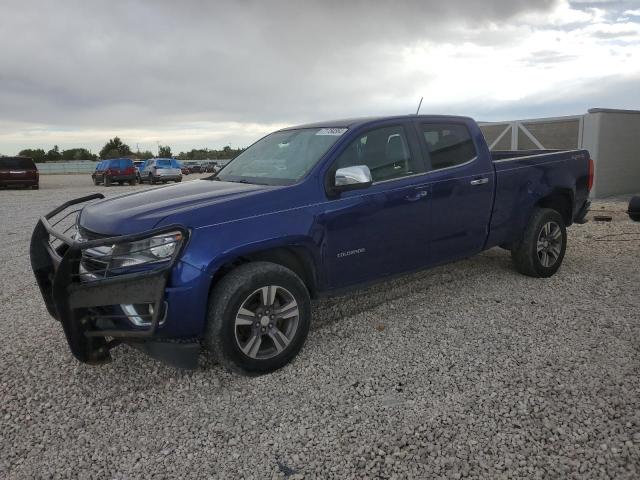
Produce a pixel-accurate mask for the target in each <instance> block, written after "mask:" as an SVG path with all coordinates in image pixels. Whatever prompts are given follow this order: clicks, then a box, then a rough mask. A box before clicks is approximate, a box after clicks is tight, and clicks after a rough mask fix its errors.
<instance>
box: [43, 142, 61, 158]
mask: <svg viewBox="0 0 640 480" xmlns="http://www.w3.org/2000/svg"><path fill="white" fill-rule="evenodd" d="M58 160H62V155H61V154H60V148H58V145H54V146H53V148H52V149H51V150H49V151H48V152H47V155H46V161H47V162H57V161H58Z"/></svg>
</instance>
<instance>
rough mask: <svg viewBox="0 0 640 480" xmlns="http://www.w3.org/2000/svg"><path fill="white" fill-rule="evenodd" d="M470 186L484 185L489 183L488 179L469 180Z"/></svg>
mask: <svg viewBox="0 0 640 480" xmlns="http://www.w3.org/2000/svg"><path fill="white" fill-rule="evenodd" d="M469 183H471V185H484V184H485V183H489V179H488V178H486V177H485V178H476V179H475V180H471V182H469Z"/></svg>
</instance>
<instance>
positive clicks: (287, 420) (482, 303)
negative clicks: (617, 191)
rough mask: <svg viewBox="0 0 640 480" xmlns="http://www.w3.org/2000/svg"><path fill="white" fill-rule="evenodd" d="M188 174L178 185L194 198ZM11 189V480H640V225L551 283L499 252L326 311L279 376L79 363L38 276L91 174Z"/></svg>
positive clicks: (5, 438) (3, 434) (6, 200)
mask: <svg viewBox="0 0 640 480" xmlns="http://www.w3.org/2000/svg"><path fill="white" fill-rule="evenodd" d="M195 177H196V176H189V177H186V178H185V180H188V179H193V178H195ZM41 181H42V183H41V190H39V191H20V190H7V191H0V205H2V207H1V208H0V239H1V240H2V243H3V245H2V248H1V249H0V274H1V275H0V282H1V284H2V289H1V291H0V305H2V308H1V309H0V359H1V362H2V363H1V365H0V399H1V401H0V442H1V449H0V477H2V478H33V477H38V478H41V477H61V478H62V477H73V478H78V477H81V478H85V477H86V478H89V477H95V478H131V477H152V476H156V477H163V478H165V477H192V478H201V477H210V478H234V479H235V478H257V479H262V478H272V477H273V478H285V477H288V478H323V479H324V478H341V479H344V478H353V477H362V478H367V477H368V478H407V477H413V478H430V477H447V478H461V477H462V478H638V477H639V476H640V379H639V373H640V356H639V347H640V296H639V293H640V288H639V285H640V224H633V223H632V222H630V221H629V220H628V218H627V217H626V215H625V214H623V213H622V212H623V211H624V209H625V208H626V204H625V203H622V202H621V201H610V202H597V203H596V204H595V206H594V209H593V212H594V213H595V212H596V211H601V212H611V213H610V214H612V215H613V217H614V219H613V220H614V221H613V222H611V223H593V222H590V223H588V224H586V225H578V226H574V227H572V228H571V229H570V230H569V247H568V249H567V255H566V258H565V262H564V265H563V267H562V269H561V270H560V272H559V273H558V274H557V275H556V276H554V277H553V278H551V279H545V280H541V279H532V278H527V277H523V276H520V275H518V274H517V273H516V272H515V271H514V270H513V269H512V268H511V264H510V258H509V254H508V252H505V251H503V250H500V249H494V250H491V251H488V252H485V253H483V254H481V255H479V256H477V257H475V258H472V259H469V260H465V261H462V262H458V263H456V264H453V265H448V266H445V267H440V268H436V269H434V270H430V271H427V272H423V273H419V274H416V275H412V276H409V277H405V278H402V279H399V280H396V281H393V282H387V283H384V284H380V285H378V286H376V287H373V288H369V289H366V290H362V291H359V292H357V293H356V294H354V295H351V296H348V297H342V298H339V299H329V300H323V301H320V302H318V303H316V304H315V307H314V324H313V327H312V332H311V334H310V336H309V339H308V341H307V345H306V347H305V348H304V350H303V351H302V353H301V354H300V356H299V357H298V358H297V359H296V360H295V361H294V362H293V364H291V365H289V366H288V367H286V368H284V369H283V370H281V371H279V372H276V373H275V374H272V375H268V376H264V377H260V378H242V377H238V376H235V375H232V374H229V373H227V372H225V371H223V370H222V369H221V368H220V367H218V366H216V365H211V364H209V363H208V362H207V361H205V360H203V362H202V363H203V364H202V367H201V368H200V369H199V370H197V371H194V372H184V371H179V370H176V369H173V368H171V367H167V366H164V365H162V364H160V363H157V362H154V361H152V360H150V359H148V358H147V357H145V356H144V355H142V354H140V353H138V352H137V351H135V350H133V349H131V348H129V347H122V348H119V349H116V350H115V351H114V352H113V353H114V355H113V356H114V362H112V363H110V364H108V365H106V366H103V367H90V366H85V365H81V364H79V363H77V362H76V361H75V360H74V359H73V358H72V356H71V354H70V353H69V351H68V349H67V346H66V343H65V340H64V336H63V334H62V329H61V327H60V325H59V324H57V323H56V322H55V321H53V320H52V319H51V318H49V317H48V314H47V312H46V310H45V307H44V304H43V302H42V300H41V298H40V295H39V293H38V291H37V287H36V284H35V281H34V279H33V276H32V273H31V270H30V267H29V258H28V241H29V237H30V234H31V231H32V228H33V226H34V224H35V222H36V219H37V217H38V216H39V215H41V214H43V213H45V212H46V211H47V210H50V209H52V208H53V207H55V206H57V205H58V204H60V203H62V202H64V201H66V200H68V199H71V198H74V197H77V196H80V195H83V194H87V193H90V192H94V191H96V190H97V191H100V192H105V193H106V194H107V195H116V194H118V193H121V192H128V191H130V190H141V189H145V188H149V186H146V185H145V186H135V187H129V186H124V187H118V186H115V187H112V188H110V189H105V188H104V187H101V186H98V187H94V186H93V185H92V184H91V182H90V178H89V177H88V175H77V176H74V175H69V176H43V177H41Z"/></svg>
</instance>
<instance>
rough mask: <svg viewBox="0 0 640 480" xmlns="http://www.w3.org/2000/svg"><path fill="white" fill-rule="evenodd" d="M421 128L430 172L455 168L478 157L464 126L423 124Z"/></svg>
mask: <svg viewBox="0 0 640 480" xmlns="http://www.w3.org/2000/svg"><path fill="white" fill-rule="evenodd" d="M421 128H422V136H423V139H424V142H425V144H426V147H427V151H428V152H429V157H430V160H431V170H439V169H442V168H448V167H455V166H456V165H461V164H463V163H467V162H469V161H471V160H473V159H474V158H475V157H476V156H477V155H478V153H477V152H476V147H475V145H474V144H473V139H472V138H471V134H470V133H469V130H468V129H467V127H466V126H465V125H461V124H455V123H424V124H422V125H421Z"/></svg>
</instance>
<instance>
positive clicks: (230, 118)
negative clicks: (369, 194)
mask: <svg viewBox="0 0 640 480" xmlns="http://www.w3.org/2000/svg"><path fill="white" fill-rule="evenodd" d="M0 44H1V45H2V46H3V47H2V48H0V153H4V154H15V153H17V151H18V150H20V149H22V148H25V147H42V148H45V150H46V149H49V148H51V147H52V146H53V145H54V144H58V145H60V147H61V148H72V147H80V146H82V147H87V148H91V149H93V150H94V151H96V150H99V148H100V147H101V146H102V145H103V144H104V142H105V141H106V140H107V139H108V138H109V137H112V136H114V135H119V136H120V137H121V138H123V140H125V142H127V143H128V144H129V145H130V146H131V147H132V148H134V149H135V147H136V144H137V145H138V146H139V148H140V149H141V150H142V149H145V150H146V149H149V150H153V151H155V150H156V149H157V142H160V143H161V144H169V145H170V146H172V148H173V151H174V152H178V151H181V150H186V149H191V148H194V147H205V146H206V147H210V148H217V147H221V146H223V145H226V144H231V145H232V146H234V147H235V146H245V145H247V144H249V143H251V142H252V141H254V140H255V139H256V138H257V137H259V136H261V135H262V134H264V133H267V132H269V131H271V130H273V129H275V128H278V127H280V126H284V125H291V124H297V123H303V122H308V121H314V120H322V119H331V118H342V117H350V116H361V115H372V114H396V113H413V112H414V111H415V109H416V106H417V103H418V100H419V99H420V97H421V96H424V103H423V106H422V113H454V114H465V115H470V116H473V117H475V118H478V119H482V120H504V119H516V118H532V117H538V116H556V115H569V114H579V113H584V112H585V111H586V110H587V109H588V108H590V107H595V106H598V107H611V108H629V109H640V0H620V1H618V0H612V1H608V0H591V1H586V0H579V1H578V0H576V1H567V0H483V1H476V0H447V1H442V0H437V1H430V0H395V1H388V2H386V1H379V2H376V1H373V0H355V1H350V2H347V1H338V0H335V1H334V0H324V1H320V0H318V1H311V0H288V1H278V0H276V1H269V2H267V1H260V0H237V1H229V2H227V1H185V0H183V1H180V2H178V1H175V2H169V1H166V2H164V1H151V0H150V1H126V2H125V1H116V0H111V1H109V2H93V1H83V0H80V1H77V2H74V1H66V0H60V1H56V2H51V1H44V0H43V1H41V2H35V1H29V0H16V1H14V0H2V2H1V3H0Z"/></svg>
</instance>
